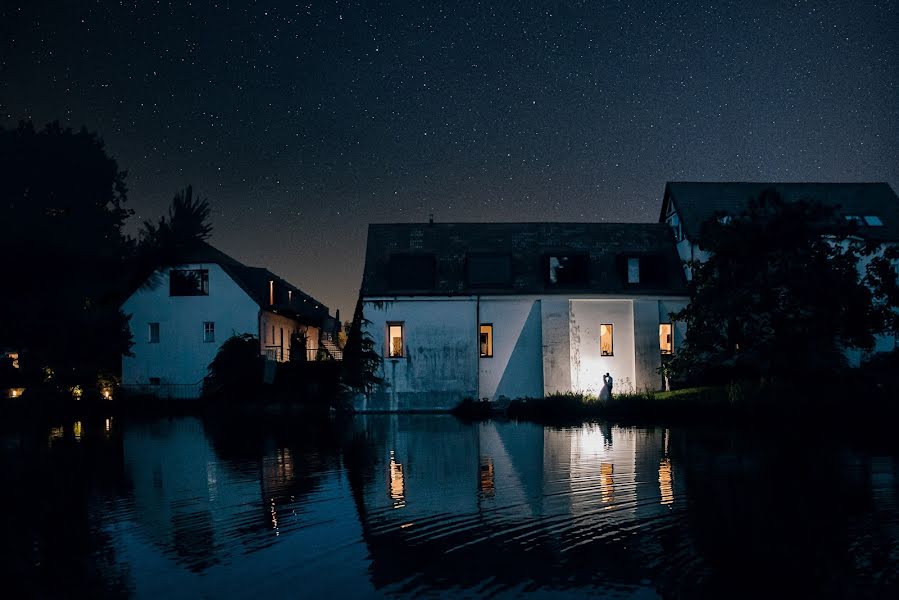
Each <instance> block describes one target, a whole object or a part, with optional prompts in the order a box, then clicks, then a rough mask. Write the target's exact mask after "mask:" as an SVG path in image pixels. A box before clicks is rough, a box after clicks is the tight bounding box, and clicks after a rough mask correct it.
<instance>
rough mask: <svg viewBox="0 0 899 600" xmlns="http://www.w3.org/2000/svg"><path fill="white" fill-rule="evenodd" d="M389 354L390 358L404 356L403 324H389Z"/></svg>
mask: <svg viewBox="0 0 899 600" xmlns="http://www.w3.org/2000/svg"><path fill="white" fill-rule="evenodd" d="M387 356H388V357H390V358H402V357H403V324H402V323H388V324H387Z"/></svg>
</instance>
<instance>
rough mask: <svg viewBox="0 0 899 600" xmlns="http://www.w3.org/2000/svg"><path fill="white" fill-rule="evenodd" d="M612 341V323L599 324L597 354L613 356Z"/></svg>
mask: <svg viewBox="0 0 899 600" xmlns="http://www.w3.org/2000/svg"><path fill="white" fill-rule="evenodd" d="M613 350H614V346H613V343H612V324H611V323H603V324H602V325H600V326H599V354H600V356H614V352H613Z"/></svg>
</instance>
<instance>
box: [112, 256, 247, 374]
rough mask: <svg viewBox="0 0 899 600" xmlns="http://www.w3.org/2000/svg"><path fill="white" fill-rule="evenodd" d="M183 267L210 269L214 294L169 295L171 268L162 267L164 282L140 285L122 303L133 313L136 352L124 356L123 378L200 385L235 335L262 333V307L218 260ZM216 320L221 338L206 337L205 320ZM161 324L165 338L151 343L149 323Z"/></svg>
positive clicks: (216, 334) (161, 335) (158, 278)
mask: <svg viewBox="0 0 899 600" xmlns="http://www.w3.org/2000/svg"><path fill="white" fill-rule="evenodd" d="M178 268H179V269H208V270H209V295H208V296H169V277H168V269H164V270H162V271H160V272H158V275H160V276H159V277H157V278H156V279H157V281H158V285H156V287H155V288H152V289H139V290H138V291H136V292H135V293H134V294H132V296H131V297H130V298H128V300H127V301H126V302H125V303H124V304H123V305H122V310H123V311H124V312H125V314H126V315H131V321H130V324H129V325H130V328H131V333H132V335H133V336H134V346H132V348H131V352H132V353H133V354H134V356H133V357H128V356H125V357H122V383H123V384H126V385H133V384H147V383H149V380H150V378H151V377H158V378H159V379H160V380H161V383H163V384H195V383H198V382H200V381H202V379H203V377H205V376H206V375H207V367H208V365H209V363H210V362H212V359H213V358H214V357H215V355H216V353H217V352H218V349H219V347H221V345H222V343H223V342H224V341H225V340H226V339H228V338H229V337H231V336H232V335H235V334H244V333H250V334H253V335H257V334H258V328H259V321H258V317H259V307H258V306H257V304H256V303H255V302H253V300H251V299H250V297H249V296H247V294H246V292H244V291H243V289H241V288H240V286H238V285H237V283H235V282H234V280H232V279H231V277H230V276H228V275H227V274H226V273H225V272H224V271H223V270H222V268H221V267H220V266H218V265H217V264H193V265H183V266H179V267H178ZM204 321H213V322H214V323H215V342H204V341H203V322H204ZM151 322H156V323H159V343H156V344H151V343H149V341H148V340H149V333H148V323H151Z"/></svg>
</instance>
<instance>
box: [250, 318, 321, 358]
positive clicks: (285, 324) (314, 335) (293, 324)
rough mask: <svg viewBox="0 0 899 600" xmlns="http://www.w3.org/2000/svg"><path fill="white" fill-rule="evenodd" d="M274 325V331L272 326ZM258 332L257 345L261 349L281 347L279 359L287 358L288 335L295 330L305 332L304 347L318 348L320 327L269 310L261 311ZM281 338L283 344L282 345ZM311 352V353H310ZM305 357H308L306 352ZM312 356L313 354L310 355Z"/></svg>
mask: <svg viewBox="0 0 899 600" xmlns="http://www.w3.org/2000/svg"><path fill="white" fill-rule="evenodd" d="M273 327H274V332H273V331H272V328H273ZM260 329H261V330H260V332H259V347H260V350H261V351H263V352H264V351H265V349H266V348H272V347H278V348H280V349H281V352H279V356H280V357H281V359H280V360H281V361H282V362H283V361H286V360H289V358H290V353H289V352H288V350H290V335H291V334H292V333H295V332H301V331H305V332H306V348H307V349H308V350H318V338H319V332H320V331H321V329H320V328H319V327H312V326H307V325H303V324H301V323H298V322H297V321H295V320H293V319H290V318H288V317H285V316H283V315H279V314H275V313H273V312H270V311H267V310H265V311H262V317H261V322H260ZM282 340H283V345H282ZM310 354H311V353H310ZM307 358H310V357H309V356H308V354H307ZM312 358H314V356H313V357H312Z"/></svg>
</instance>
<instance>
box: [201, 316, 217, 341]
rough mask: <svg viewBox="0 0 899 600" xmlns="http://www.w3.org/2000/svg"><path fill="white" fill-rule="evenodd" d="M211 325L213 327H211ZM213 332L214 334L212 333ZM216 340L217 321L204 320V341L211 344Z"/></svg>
mask: <svg viewBox="0 0 899 600" xmlns="http://www.w3.org/2000/svg"><path fill="white" fill-rule="evenodd" d="M210 325H211V326H212V327H210ZM210 334H212V335H210ZM214 342H215V321H203V343H204V344H210V343H214Z"/></svg>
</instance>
